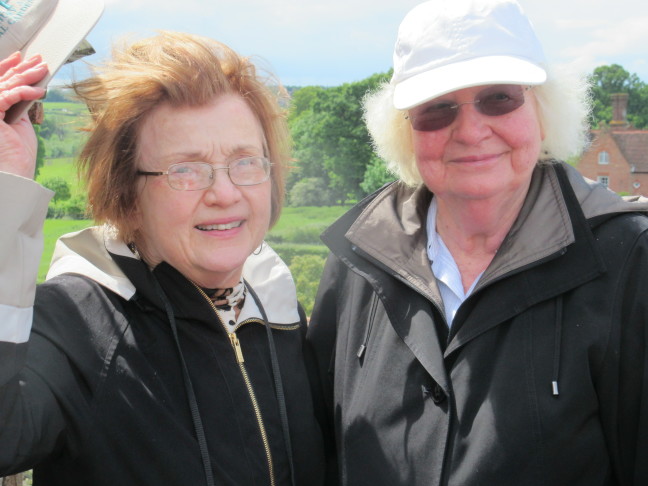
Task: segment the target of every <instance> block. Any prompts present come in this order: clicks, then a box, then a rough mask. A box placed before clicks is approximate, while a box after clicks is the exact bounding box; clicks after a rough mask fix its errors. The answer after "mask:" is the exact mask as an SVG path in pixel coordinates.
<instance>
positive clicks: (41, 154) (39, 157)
mask: <svg viewBox="0 0 648 486" xmlns="http://www.w3.org/2000/svg"><path fill="white" fill-rule="evenodd" d="M40 130H41V127H40V125H34V131H35V132H36V139H37V140H38V148H37V151H36V172H35V174H34V177H38V173H39V169H40V168H41V167H43V165H44V164H45V140H44V139H43V137H42V136H41V134H40Z"/></svg>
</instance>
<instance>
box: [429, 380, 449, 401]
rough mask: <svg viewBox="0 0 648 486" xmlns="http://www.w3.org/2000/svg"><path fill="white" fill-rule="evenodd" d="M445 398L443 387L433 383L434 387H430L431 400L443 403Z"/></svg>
mask: <svg viewBox="0 0 648 486" xmlns="http://www.w3.org/2000/svg"><path fill="white" fill-rule="evenodd" d="M445 399H446V396H445V393H444V392H443V388H441V386H440V385H439V384H436V385H434V388H433V389H432V401H433V402H434V403H435V404H437V405H439V404H440V403H443V402H444V401H445Z"/></svg>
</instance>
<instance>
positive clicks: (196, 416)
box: [151, 272, 215, 486]
mask: <svg viewBox="0 0 648 486" xmlns="http://www.w3.org/2000/svg"><path fill="white" fill-rule="evenodd" d="M151 276H152V277H153V286H154V287H155V291H156V293H157V294H158V297H159V298H160V299H161V300H162V303H163V304H164V309H165V311H166V314H167V318H168V319H169V325H170V326H171V331H172V332H173V340H174V341H175V345H176V349H177V350H178V355H179V356H180V362H181V364H182V377H183V381H184V385H185V391H186V393H187V399H188V400H189V408H190V409H191V420H192V421H193V425H194V430H195V432H196V438H197V439H198V447H199V448H200V457H201V458H202V463H203V469H204V471H205V479H206V480H207V486H215V483H214V473H213V471H212V467H211V460H210V458H209V450H208V449H207V439H206V438H205V428H204V427H203V423H202V419H201V418H200V410H199V409H198V400H196V394H195V392H194V388H193V384H192V383H191V376H190V375H189V369H188V368H187V362H186V361H185V359H184V355H183V354H182V348H181V347H180V339H179V338H178V326H177V324H176V320H175V316H174V314H173V309H172V308H171V303H170V302H169V299H168V298H167V296H166V294H165V293H164V290H162V287H161V286H160V284H159V282H158V281H157V279H156V278H155V275H153V273H152V272H151Z"/></svg>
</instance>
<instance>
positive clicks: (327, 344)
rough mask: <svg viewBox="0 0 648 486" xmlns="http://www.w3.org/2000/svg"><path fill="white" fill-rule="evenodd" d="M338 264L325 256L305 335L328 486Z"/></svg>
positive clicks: (334, 474)
mask: <svg viewBox="0 0 648 486" xmlns="http://www.w3.org/2000/svg"><path fill="white" fill-rule="evenodd" d="M339 268H340V267H339V262H338V260H337V258H336V257H335V256H333V255H329V257H328V259H327V262H326V265H325V266H324V272H323V274H322V279H321V281H320V285H319V289H318V291H317V297H316V299H315V305H314V308H313V313H312V315H311V319H310V323H309V325H308V332H307V335H306V353H305V356H306V367H307V370H308V374H309V378H310V381H311V389H312V393H313V402H314V404H315V412H316V414H317V418H318V421H319V422H320V426H321V427H322V431H323V433H324V446H325V450H326V458H327V480H326V484H327V485H328V486H334V485H337V484H339V479H338V467H337V452H336V442H335V427H334V414H333V408H334V407H333V370H334V364H335V340H336V328H337V317H336V316H337V309H336V302H337V292H336V289H337V288H338V287H336V282H338V278H337V273H338V272H339Z"/></svg>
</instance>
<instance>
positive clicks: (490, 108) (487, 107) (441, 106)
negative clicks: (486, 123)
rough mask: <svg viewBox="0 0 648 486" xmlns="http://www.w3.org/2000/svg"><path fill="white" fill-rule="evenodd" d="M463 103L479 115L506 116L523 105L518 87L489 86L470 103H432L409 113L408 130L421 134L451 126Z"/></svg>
mask: <svg viewBox="0 0 648 486" xmlns="http://www.w3.org/2000/svg"><path fill="white" fill-rule="evenodd" d="M465 104H474V105H475V109H476V110H477V111H478V112H479V113H481V114H482V115H486V116H501V115H506V114H508V113H511V112H512V111H514V110H517V109H518V108H519V107H520V106H522V105H523V104H524V87H523V86H521V85H518V84H502V85H496V86H490V87H488V88H486V89H484V90H482V91H480V92H479V93H478V94H477V96H476V97H475V100H474V101H468V102H466V103H459V104H457V103H453V102H450V101H443V100H434V101H432V102H431V103H427V104H424V105H421V106H420V107H416V108H414V109H412V110H411V111H410V116H409V118H410V120H411V122H412V128H414V130H419V131H423V132H431V131H434V130H441V129H442V128H445V127H447V126H449V125H450V124H452V122H453V121H454V120H455V118H457V114H458V112H459V108H460V107H461V105H465Z"/></svg>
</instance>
